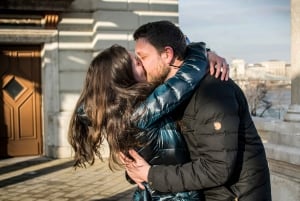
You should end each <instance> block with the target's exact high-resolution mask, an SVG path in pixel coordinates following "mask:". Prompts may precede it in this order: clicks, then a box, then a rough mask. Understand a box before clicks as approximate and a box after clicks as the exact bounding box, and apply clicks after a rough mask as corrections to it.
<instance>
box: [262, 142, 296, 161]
mask: <svg viewBox="0 0 300 201" xmlns="http://www.w3.org/2000/svg"><path fill="white" fill-rule="evenodd" d="M264 146H265V150H266V154H267V158H268V159H272V160H277V161H282V162H285V163H289V164H293V165H298V166H300V149H299V148H296V147H288V146H284V145H279V144H271V143H265V144H264Z"/></svg>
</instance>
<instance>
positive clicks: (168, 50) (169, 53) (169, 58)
mask: <svg viewBox="0 0 300 201" xmlns="http://www.w3.org/2000/svg"><path fill="white" fill-rule="evenodd" d="M163 58H164V59H165V62H166V63H167V64H171V63H173V60H174V50H173V48H172V47H170V46H166V47H165V51H164V53H163Z"/></svg>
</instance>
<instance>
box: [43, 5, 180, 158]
mask: <svg viewBox="0 0 300 201" xmlns="http://www.w3.org/2000/svg"><path fill="white" fill-rule="evenodd" d="M60 19H61V20H60V22H59V24H58V27H57V49H56V50H54V51H55V52H56V51H57V64H56V65H57V71H58V72H56V73H55V76H58V77H55V76H54V77H53V82H55V83H52V84H56V83H58V89H56V94H53V93H52V95H54V96H57V97H56V98H54V99H53V102H52V103H50V105H52V106H53V107H52V110H46V111H45V114H48V117H49V118H48V122H45V124H47V125H48V129H47V130H45V137H46V142H45V143H46V146H45V153H46V155H48V156H52V157H59V158H61V157H69V156H70V155H71V150H70V147H69V144H68V142H67V140H66V139H67V136H66V133H67V129H68V120H69V118H70V114H71V111H72V110H73V109H74V105H75V103H76V101H77V99H78V96H79V93H80V91H81V89H82V86H83V80H84V77H85V73H86V70H87V68H88V65H89V62H90V61H91V60H92V58H93V57H94V56H95V55H96V54H97V53H99V52H101V51H102V50H103V49H105V48H107V47H109V46H111V45H113V44H120V45H122V46H124V47H126V48H127V49H129V50H131V51H132V50H134V41H133V40H132V33H133V32H134V30H135V29H136V28H137V27H138V26H140V25H142V24H144V23H146V22H149V21H157V20H170V21H172V22H174V23H176V24H178V1H177V0H171V1H158V0H136V1H127V0H120V1H109V0H75V1H73V3H72V4H71V6H70V9H69V10H68V11H67V12H63V13H62V14H61V15H60ZM50 52H52V50H51V51H50ZM52 53H53V52H52ZM50 54H51V53H50ZM56 81H57V82H56ZM52 84H49V86H53V85H52ZM53 131H54V132H53ZM104 153H105V154H104V156H108V148H107V147H106V148H105V149H104Z"/></svg>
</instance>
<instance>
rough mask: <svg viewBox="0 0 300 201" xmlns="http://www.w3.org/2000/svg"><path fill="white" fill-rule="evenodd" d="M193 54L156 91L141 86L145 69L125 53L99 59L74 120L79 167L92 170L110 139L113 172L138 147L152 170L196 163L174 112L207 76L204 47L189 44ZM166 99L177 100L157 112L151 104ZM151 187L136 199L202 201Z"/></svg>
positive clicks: (116, 50)
mask: <svg viewBox="0 0 300 201" xmlns="http://www.w3.org/2000/svg"><path fill="white" fill-rule="evenodd" d="M187 53H188V54H187V58H186V60H185V62H184V63H183V65H182V67H181V68H180V70H179V71H178V72H177V73H176V75H175V76H174V77H172V78H170V79H169V80H167V81H166V82H165V83H164V84H162V85H160V86H159V87H158V88H156V89H155V90H153V89H154V87H155V86H157V84H155V83H147V82H141V81H143V80H145V75H144V74H143V72H144V70H143V67H142V65H141V63H139V61H138V60H135V59H134V58H133V57H132V56H130V54H129V53H128V52H127V51H126V49H125V48H123V47H121V46H117V45H114V46H112V47H110V48H108V49H106V50H104V51H103V52H101V53H100V54H99V55H98V56H97V57H95V59H94V60H93V61H92V62H91V65H90V67H89V69H88V72H87V75H86V80H85V84H84V90H83V91H82V93H81V95H80V97H79V100H78V102H77V104H76V108H77V109H76V110H75V111H74V113H73V115H72V117H71V121H70V127H69V134H68V135H69V142H70V144H71V146H72V147H73V149H74V152H75V167H77V166H85V162H87V163H89V164H91V165H92V164H93V163H94V160H95V157H94V154H96V155H97V156H98V157H99V158H101V153H100V151H99V149H100V148H101V145H102V143H103V141H104V140H105V139H106V140H107V142H108V144H109V148H110V157H109V166H110V168H111V169H115V168H117V167H118V166H122V164H121V162H120V161H119V157H118V154H119V152H122V153H124V154H126V155H129V154H128V150H130V149H132V148H134V149H136V150H137V151H138V152H139V153H140V154H141V155H142V156H143V157H144V158H145V159H146V160H147V161H148V162H149V163H150V164H152V165H155V164H178V163H182V164H183V163H185V162H187V161H189V160H190V159H189V153H188V150H187V148H186V145H185V142H184V140H183V138H182V137H181V135H180V133H179V132H178V129H177V124H176V123H175V122H174V121H173V120H172V117H171V116H170V115H169V113H170V112H172V111H173V110H174V109H175V108H176V106H178V105H179V104H180V103H182V102H183V101H184V100H185V99H187V98H189V95H190V94H191V93H192V91H193V89H194V88H195V87H196V86H197V84H198V83H199V81H200V80H201V78H202V77H203V76H204V75H205V73H206V66H207V62H206V57H205V48H204V47H203V45H202V44H200V43H196V44H191V45H189V46H188V48H187ZM196 64H197V65H196ZM186 78H189V79H188V80H186ZM176 83H177V84H176ZM178 83H179V84H178ZM174 91H175V92H176V95H174ZM151 92H152V93H151ZM150 93H151V94H150ZM149 94H150V95H149ZM160 96H165V97H174V98H172V99H168V100H167V102H163V103H161V102H160V106H161V108H163V109H157V108H155V110H151V107H150V106H149V107H148V105H147V103H148V102H149V100H151V102H153V99H157V102H159V98H158V97H160ZM142 101H143V102H142ZM141 103H142V104H141ZM162 117H163V118H162ZM158 120H159V121H158ZM145 187H146V190H141V189H137V191H136V192H135V194H134V197H133V200H135V201H138V200H143V201H146V200H161V201H162V200H183V201H190V200H200V199H201V198H200V197H201V194H200V193H198V192H196V191H189V192H179V193H160V192H156V191H153V190H151V189H150V188H149V186H148V185H147V184H145Z"/></svg>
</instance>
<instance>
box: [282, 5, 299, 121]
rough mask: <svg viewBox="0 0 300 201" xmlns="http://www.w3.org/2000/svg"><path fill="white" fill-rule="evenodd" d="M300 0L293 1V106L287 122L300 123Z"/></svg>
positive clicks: (288, 112)
mask: <svg viewBox="0 0 300 201" xmlns="http://www.w3.org/2000/svg"><path fill="white" fill-rule="evenodd" d="M299 25H300V0H291V70H292V86H291V105H290V106H289V109H288V111H287V113H286V115H285V117H284V120H285V121H291V122H300V26H299Z"/></svg>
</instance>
